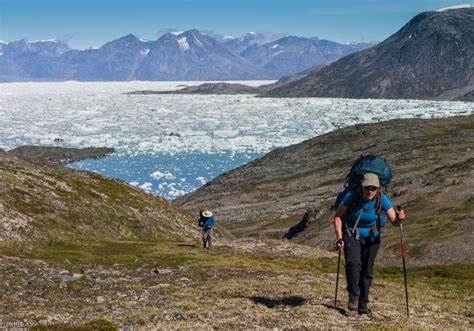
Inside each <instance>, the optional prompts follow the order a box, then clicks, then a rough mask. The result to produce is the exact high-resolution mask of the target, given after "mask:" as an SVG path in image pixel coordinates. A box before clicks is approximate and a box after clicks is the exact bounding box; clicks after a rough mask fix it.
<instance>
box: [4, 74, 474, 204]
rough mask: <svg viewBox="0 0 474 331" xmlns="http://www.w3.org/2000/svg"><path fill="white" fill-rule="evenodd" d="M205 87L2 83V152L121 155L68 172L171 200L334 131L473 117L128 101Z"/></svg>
mask: <svg viewBox="0 0 474 331" xmlns="http://www.w3.org/2000/svg"><path fill="white" fill-rule="evenodd" d="M200 83H202V82H112V83H110V82H107V83H105V82H93V83H91V82H55V83H6V84H5V83H4V84H0V122H1V127H0V133H1V134H0V148H3V149H7V150H8V149H11V148H15V147H18V146H21V145H27V144H28V145H56V146H63V147H88V146H94V147H101V146H106V147H113V148H115V150H116V153H114V154H113V155H112V156H109V157H106V158H103V159H100V160H86V161H81V162H78V163H75V164H72V165H70V166H71V167H74V168H77V169H87V170H92V171H97V172H99V173H102V174H104V175H106V176H110V177H114V178H119V179H122V180H124V181H127V182H128V183H130V184H132V185H136V186H139V187H141V188H143V189H144V190H147V191H149V192H151V193H153V194H158V195H160V196H163V197H165V198H167V199H173V198H176V197H177V196H179V195H182V194H184V193H186V192H190V191H192V190H194V189H196V188H197V187H199V186H201V185H203V184H204V183H205V182H206V181H209V180H210V179H212V178H213V177H215V176H217V175H219V174H220V173H222V172H225V171H228V170H230V169H233V168H235V167H237V166H239V165H241V164H243V163H245V162H248V161H250V160H252V159H255V158H257V157H259V156H261V155H263V154H264V153H266V152H268V151H270V150H272V149H274V148H276V147H281V146H288V145H291V144H295V143H298V142H301V141H303V140H305V139H308V138H312V137H314V136H317V135H320V134H323V133H326V132H328V131H331V130H334V129H336V128H341V127H345V126H348V125H352V124H356V123H369V122H378V121H383V120H388V119H393V118H413V117H419V118H435V117H447V116H456V115H467V114H472V113H473V112H474V110H473V107H472V104H471V103H464V102H438V101H420V100H355V99H329V98H300V99H286V98H278V99H270V98H255V97H254V96H252V95H173V94H166V95H129V94H125V93H126V92H130V91H135V90H157V91H158V90H171V89H176V88H179V87H181V86H190V85H198V84H200ZM241 83H245V84H247V85H252V86H258V85H261V84H264V83H268V82H263V81H251V82H241Z"/></svg>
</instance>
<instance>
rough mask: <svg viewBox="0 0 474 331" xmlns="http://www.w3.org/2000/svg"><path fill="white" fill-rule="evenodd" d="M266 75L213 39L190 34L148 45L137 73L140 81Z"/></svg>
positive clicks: (192, 32) (164, 37)
mask: <svg viewBox="0 0 474 331" xmlns="http://www.w3.org/2000/svg"><path fill="white" fill-rule="evenodd" d="M261 77H265V72H264V71H263V70H261V69H260V68H258V67H256V66H255V65H253V64H251V63H249V62H247V61H245V60H244V59H242V58H241V57H239V56H238V55H236V54H234V53H232V52H230V51H229V50H228V49H227V48H226V47H225V46H224V45H222V44H221V43H219V42H217V41H216V40H215V39H213V38H211V37H209V36H206V35H203V34H201V33H199V31H197V30H190V31H186V32H183V33H181V34H179V35H175V34H171V33H168V34H165V35H163V36H162V37H161V38H159V39H158V40H157V41H156V42H154V43H153V44H152V45H151V49H150V52H149V54H148V55H147V56H146V57H145V58H144V59H143V61H142V62H141V63H140V65H139V67H138V68H137V71H136V78H137V79H140V80H232V79H259V78H261Z"/></svg>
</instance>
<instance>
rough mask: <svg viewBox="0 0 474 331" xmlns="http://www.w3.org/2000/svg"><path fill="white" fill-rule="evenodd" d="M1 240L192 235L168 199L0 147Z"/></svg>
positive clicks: (27, 244) (75, 240)
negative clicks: (20, 156) (18, 155)
mask: <svg viewBox="0 0 474 331" xmlns="http://www.w3.org/2000/svg"><path fill="white" fill-rule="evenodd" d="M0 206H1V207H2V208H1V209H0V219H1V221H2V222H1V226H2V228H3V231H2V233H1V235H0V239H2V240H1V243H2V245H3V246H6V245H7V246H8V245H11V244H15V243H21V244H22V246H23V247H30V246H31V247H35V246H36V245H40V246H44V245H49V246H56V245H61V244H64V243H66V244H71V243H82V244H88V243H93V242H101V241H104V240H108V241H113V240H135V241H137V240H139V241H163V240H165V241H166V240H170V239H172V240H176V239H177V238H188V237H189V238H190V239H191V240H193V239H196V238H197V231H196V228H195V227H193V226H192V223H193V220H192V218H191V217H190V216H189V215H187V214H185V213H182V212H181V211H179V210H178V209H177V208H175V207H174V206H172V205H171V204H169V203H168V202H166V201H164V200H162V199H160V198H157V197H154V196H152V195H149V194H146V193H145V192H143V191H141V190H139V189H136V188H134V187H131V186H130V185H127V184H125V183H121V182H118V181H115V180H112V179H108V178H105V177H102V176H100V175H97V174H93V173H88V172H80V171H74V170H71V169H68V168H65V167H63V166H59V165H54V164H49V163H42V162H35V163H30V162H27V161H23V160H20V159H17V158H14V157H11V156H9V155H7V154H6V153H5V152H0Z"/></svg>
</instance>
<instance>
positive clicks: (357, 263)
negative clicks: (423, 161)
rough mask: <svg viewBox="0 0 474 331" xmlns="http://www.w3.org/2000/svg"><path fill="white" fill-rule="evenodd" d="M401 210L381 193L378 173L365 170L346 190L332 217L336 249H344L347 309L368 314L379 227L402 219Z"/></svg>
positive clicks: (403, 215) (377, 248)
mask: <svg viewBox="0 0 474 331" xmlns="http://www.w3.org/2000/svg"><path fill="white" fill-rule="evenodd" d="M404 218H405V213H404V211H403V210H400V211H397V212H396V211H395V209H394V208H393V204H392V202H391V201H390V199H389V198H388V197H387V196H386V195H385V194H383V193H382V192H381V190H380V182H379V178H378V177H377V175H375V174H372V173H367V174H365V175H364V177H363V178H362V182H361V184H360V185H359V186H358V188H357V191H356V192H348V193H347V194H346V195H345V196H344V198H343V199H342V202H341V204H340V205H339V207H338V208H337V210H336V216H335V217H334V229H335V230H336V236H337V242H336V249H338V250H339V249H344V257H345V260H346V264H345V269H346V278H347V291H348V292H349V302H348V308H349V310H351V311H358V313H359V314H361V315H362V314H367V313H369V309H368V307H367V304H368V302H369V288H370V285H371V283H372V270H373V266H374V261H375V257H376V256H377V252H378V250H379V247H380V227H381V226H383V225H384V224H385V222H386V221H387V219H388V220H390V222H391V223H392V224H395V223H396V222H397V221H398V220H400V221H401V220H403V219H404Z"/></svg>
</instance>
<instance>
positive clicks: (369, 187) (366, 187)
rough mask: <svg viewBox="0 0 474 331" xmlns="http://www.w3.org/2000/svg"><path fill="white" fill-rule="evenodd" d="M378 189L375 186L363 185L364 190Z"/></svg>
mask: <svg viewBox="0 0 474 331" xmlns="http://www.w3.org/2000/svg"><path fill="white" fill-rule="evenodd" d="M378 189H379V188H378V187H376V186H364V190H366V191H377V190H378Z"/></svg>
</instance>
